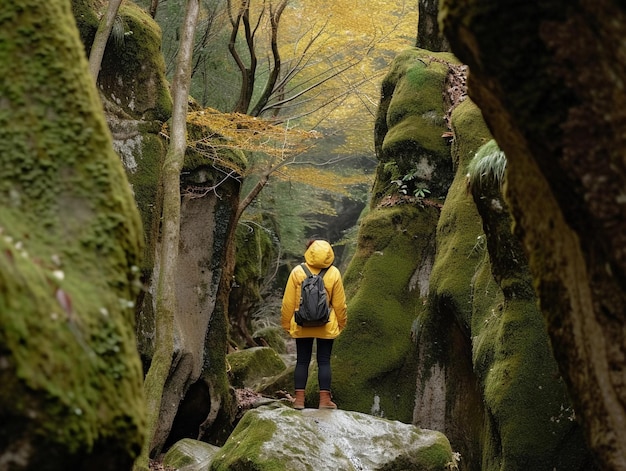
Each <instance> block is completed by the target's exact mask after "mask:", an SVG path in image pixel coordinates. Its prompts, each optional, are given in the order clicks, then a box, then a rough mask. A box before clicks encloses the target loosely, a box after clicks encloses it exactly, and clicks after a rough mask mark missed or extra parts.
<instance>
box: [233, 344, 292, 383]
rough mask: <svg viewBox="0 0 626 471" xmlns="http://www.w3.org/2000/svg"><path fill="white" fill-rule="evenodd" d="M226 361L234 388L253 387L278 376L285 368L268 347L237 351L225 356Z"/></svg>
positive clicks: (283, 363)
mask: <svg viewBox="0 0 626 471" xmlns="http://www.w3.org/2000/svg"><path fill="white" fill-rule="evenodd" d="M226 359H227V361H228V364H229V365H230V373H231V377H232V380H231V384H232V385H233V386H235V387H253V386H254V385H255V383H257V382H258V381H259V380H260V379H262V378H265V377H267V376H275V375H277V374H280V373H281V372H283V371H284V370H285V368H286V366H285V362H284V361H283V360H282V359H281V358H280V357H279V356H278V354H277V353H276V352H275V351H274V350H273V349H271V348H269V347H253V348H247V349H245V350H239V351H237V352H234V353H229V354H228V355H226Z"/></svg>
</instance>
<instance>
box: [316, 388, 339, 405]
mask: <svg viewBox="0 0 626 471" xmlns="http://www.w3.org/2000/svg"><path fill="white" fill-rule="evenodd" d="M319 408H320V409H336V408H337V404H335V403H334V402H333V401H331V400H330V391H320V405H319Z"/></svg>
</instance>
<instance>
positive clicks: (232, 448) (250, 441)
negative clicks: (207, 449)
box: [209, 411, 286, 471]
mask: <svg viewBox="0 0 626 471" xmlns="http://www.w3.org/2000/svg"><path fill="white" fill-rule="evenodd" d="M253 412H254V411H251V412H248V413H246V414H245V415H244V416H243V418H242V419H241V421H240V422H239V424H238V425H237V427H236V428H235V430H234V431H233V433H232V435H231V437H230V438H229V439H228V441H227V442H226V443H225V444H224V446H223V447H222V452H221V453H219V454H218V456H217V457H216V458H215V459H214V460H213V462H212V463H211V466H210V467H209V470H210V471H222V470H224V471H226V470H228V471H233V470H234V471H254V470H263V471H286V468H285V465H284V464H283V463H281V462H279V461H278V460H268V459H267V458H264V457H263V452H262V447H263V444H264V443H266V442H271V439H272V436H273V435H274V433H275V432H276V424H275V423H274V422H273V421H271V420H266V419H262V418H261V417H259V416H258V414H255V413H253ZM242 457H245V458H246V459H245V464H242Z"/></svg>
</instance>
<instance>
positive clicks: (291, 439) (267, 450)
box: [209, 405, 456, 471]
mask: <svg viewBox="0 0 626 471" xmlns="http://www.w3.org/2000/svg"><path fill="white" fill-rule="evenodd" d="M455 463H456V458H455V457H454V456H453V453H452V449H451V447H450V443H449V442H448V440H447V439H446V437H445V436H444V435H443V434H441V433H439V432H434V431H431V430H423V429H420V428H418V427H415V426H412V425H407V424H403V423H400V422H397V421H390V420H385V419H381V418H377V417H372V416H371V415H367V414H361V413H358V412H348V411H342V410H334V411H329V410H317V409H305V410H304V411H297V410H294V409H292V408H290V407H288V406H284V405H274V406H262V407H259V408H257V409H254V410H250V411H248V412H246V414H245V415H244V416H243V418H242V419H241V421H240V422H239V424H238V425H237V427H236V428H235V430H234V431H233V433H232V435H231V436H230V438H229V439H228V441H227V442H226V444H225V445H224V446H223V447H222V449H221V452H220V453H219V454H218V455H217V456H216V457H215V458H214V460H213V462H212V463H211V466H210V468H209V469H210V470H212V471H221V470H231V469H254V470H258V471H281V470H285V471H287V470H292V469H341V470H346V471H356V470H357V469H379V470H388V471H391V470H397V469H419V470H427V471H439V470H440V471H444V470H445V471H447V470H450V469H452V467H453V466H455Z"/></svg>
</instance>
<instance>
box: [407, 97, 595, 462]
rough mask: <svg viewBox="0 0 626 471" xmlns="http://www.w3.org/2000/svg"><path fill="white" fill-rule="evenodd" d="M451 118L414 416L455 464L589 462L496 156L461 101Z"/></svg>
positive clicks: (476, 115)
mask: <svg viewBox="0 0 626 471" xmlns="http://www.w3.org/2000/svg"><path fill="white" fill-rule="evenodd" d="M452 125H453V129H454V133H455V135H454V139H455V145H454V147H453V152H454V154H453V155H454V160H455V161H457V162H458V168H457V174H456V177H455V180H454V182H453V184H452V186H451V188H450V191H449V193H448V197H447V199H446V202H445V204H444V207H443V209H442V213H441V218H440V220H439V226H438V229H437V257H436V259H435V264H434V266H433V270H432V275H431V278H430V293H429V302H428V310H427V311H426V312H425V313H424V314H423V315H422V316H420V318H419V328H418V330H419V344H420V374H419V376H418V383H417V384H418V394H417V403H416V410H415V421H416V423H420V424H421V425H423V426H426V427H431V428H436V429H438V430H442V431H443V432H444V433H446V435H447V436H448V437H449V439H450V441H451V443H452V444H453V446H454V447H455V448H456V449H457V450H458V451H459V452H460V453H461V455H462V456H463V457H464V460H463V463H462V469H475V470H522V469H530V468H532V469H537V470H552V469H554V468H556V469H572V470H574V469H578V470H583V469H592V466H593V465H592V464H591V462H590V459H589V453H588V452H587V450H586V447H585V446H584V443H583V440H582V435H581V432H580V428H579V426H578V424H577V422H576V419H575V414H574V412H573V409H572V406H571V404H570V401H569V398H568V396H567V393H566V390H565V385H564V383H563V381H562V379H561V378H560V375H559V374H558V368H557V365H556V362H555V360H554V358H553V356H552V353H551V350H550V346H549V340H548V336H547V333H546V331H545V326H544V323H543V320H542V317H541V315H540V312H539V311H538V308H537V302H536V299H535V297H534V291H533V289H532V285H531V280H530V276H529V272H528V267H527V262H526V258H525V255H524V253H523V251H522V249H521V246H520V244H519V242H517V240H516V239H515V237H514V236H513V234H512V232H511V221H510V217H509V213H508V210H507V206H506V203H505V202H504V200H503V198H502V195H501V192H500V185H501V183H502V175H503V174H504V170H503V168H504V165H505V164H506V160H503V159H502V158H503V156H502V155H501V154H500V153H499V149H498V148H497V146H495V147H494V146H493V141H491V140H490V134H489V132H488V130H487V128H486V126H485V124H484V122H483V120H482V116H481V113H480V111H479V110H478V108H477V107H476V106H475V105H474V103H473V102H471V101H470V100H469V99H468V100H466V101H465V102H464V103H462V104H461V105H459V106H458V107H457V108H456V109H455V111H454V113H453V115H452ZM474 156H476V157H474ZM471 158H474V159H475V160H474V162H472V164H473V165H470V159H471ZM476 159H478V160H480V159H483V160H482V162H481V164H477V163H476ZM468 167H469V172H470V177H471V180H468V176H467V174H468ZM468 187H469V188H470V189H471V191H468Z"/></svg>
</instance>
